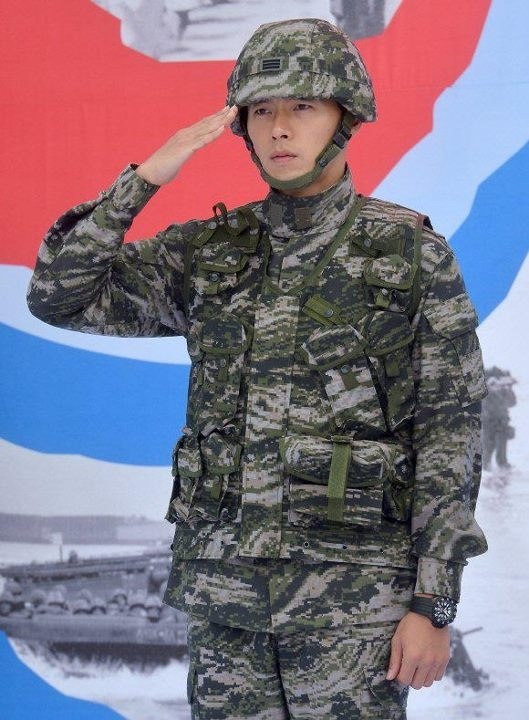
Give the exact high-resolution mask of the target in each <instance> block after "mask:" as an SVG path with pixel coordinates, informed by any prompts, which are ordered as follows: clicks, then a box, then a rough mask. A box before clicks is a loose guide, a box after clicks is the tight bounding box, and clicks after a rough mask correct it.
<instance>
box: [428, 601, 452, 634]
mask: <svg viewBox="0 0 529 720" xmlns="http://www.w3.org/2000/svg"><path fill="white" fill-rule="evenodd" d="M456 610H457V605H456V603H455V602H454V601H453V600H451V599H450V598H447V597H437V598H435V600H434V602H433V607H432V623H433V624H434V625H435V627H444V626H445V625H448V623H451V622H452V621H453V620H454V619H455V616H456Z"/></svg>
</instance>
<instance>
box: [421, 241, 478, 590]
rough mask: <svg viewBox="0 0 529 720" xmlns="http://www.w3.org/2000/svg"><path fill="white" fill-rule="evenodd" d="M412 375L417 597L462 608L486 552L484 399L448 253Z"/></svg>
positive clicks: (469, 320) (471, 321)
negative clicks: (469, 578)
mask: <svg viewBox="0 0 529 720" xmlns="http://www.w3.org/2000/svg"><path fill="white" fill-rule="evenodd" d="M416 320H417V328H416V341H415V344H414V349H413V371H414V378H415V384H416V397H417V406H416V413H415V418H414V428H413V444H414V450H415V460H416V466H415V488H414V497H413V508H412V541H413V553H414V554H415V555H416V556H417V557H418V560H419V564H418V573H417V583H416V587H415V592H417V593H432V594H434V595H447V596H449V597H452V598H453V599H454V600H456V601H457V600H459V595H460V583H461V575H462V571H463V567H464V565H466V562H467V558H469V557H472V556H474V555H479V554H481V553H483V552H485V551H486V549H487V544H486V541H485V537H484V535H483V532H482V530H481V528H480V527H479V526H478V524H477V523H476V521H475V519H474V509H475V504H476V499H477V494H478V490H479V483H480V478H481V423H480V413H481V399H482V398H483V397H484V396H485V394H486V385H485V380H484V375H483V364H482V358H481V350H480V347H479V341H478V338H477V336H476V332H475V328H476V325H477V317H476V313H475V310H474V308H473V306H472V303H471V301H470V299H469V297H468V295H467V293H466V290H465V286H464V283H463V280H462V277H461V273H460V270H459V267H458V265H457V262H456V260H455V258H454V256H453V254H452V253H451V252H448V253H447V254H444V256H443V258H442V260H441V261H440V262H439V263H438V265H437V266H436V267H435V270H434V272H433V274H432V275H431V281H430V283H429V285H428V287H427V290H426V291H425V293H424V296H423V299H422V302H421V305H420V307H419V311H418V314H417V316H416Z"/></svg>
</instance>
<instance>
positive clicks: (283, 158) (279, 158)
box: [270, 150, 297, 164]
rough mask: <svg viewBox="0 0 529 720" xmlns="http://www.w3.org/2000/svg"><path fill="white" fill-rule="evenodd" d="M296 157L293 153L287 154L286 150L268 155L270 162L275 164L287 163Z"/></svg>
mask: <svg viewBox="0 0 529 720" xmlns="http://www.w3.org/2000/svg"><path fill="white" fill-rule="evenodd" d="M296 157H297V155H294V153H290V152H287V151H286V150H279V151H277V152H275V153H272V155H270V160H272V161H273V162H275V163H280V164H281V163H287V162H289V161H290V160H294V159H295V158H296Z"/></svg>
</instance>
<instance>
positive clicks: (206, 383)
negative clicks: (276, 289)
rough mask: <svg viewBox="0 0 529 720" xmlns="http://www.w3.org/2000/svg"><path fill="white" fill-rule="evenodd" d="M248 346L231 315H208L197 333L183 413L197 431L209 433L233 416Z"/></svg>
mask: <svg viewBox="0 0 529 720" xmlns="http://www.w3.org/2000/svg"><path fill="white" fill-rule="evenodd" d="M248 346H249V336H248V334H247V332H246V329H245V327H244V325H243V324H242V323H241V321H240V320H238V319H237V318H236V317H234V316H232V315H227V314H221V315H218V316H216V317H212V318H209V319H208V320H206V321H205V322H204V323H203V325H202V327H201V329H200V330H199V332H198V333H197V338H196V345H195V347H196V349H197V352H196V353H195V354H194V360H196V362H194V365H193V368H192V375H191V385H190V396H189V405H188V417H187V425H189V426H190V427H192V428H194V429H195V430H196V431H197V432H198V431H200V432H201V433H202V434H203V435H209V434H210V432H211V431H212V430H214V429H220V428H222V427H223V426H224V425H226V424H227V423H228V422H230V420H232V419H233V418H234V416H235V414H236V412H237V402H238V400H239V394H240V387H241V377H242V368H243V362H244V353H245V351H246V350H247V349H248ZM192 357H193V355H192Z"/></svg>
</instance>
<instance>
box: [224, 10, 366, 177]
mask: <svg viewBox="0 0 529 720" xmlns="http://www.w3.org/2000/svg"><path fill="white" fill-rule="evenodd" d="M289 97H290V98H303V99H306V100H308V99H318V100H331V99H332V100H334V101H335V102H337V103H338V104H339V105H340V106H341V107H342V108H343V109H344V113H343V116H342V121H341V124H340V126H339V127H338V129H337V131H336V133H335V134H334V136H333V137H332V138H331V140H330V141H329V142H328V144H327V145H326V147H325V148H323V150H322V151H321V152H320V154H319V155H318V157H317V158H316V160H315V163H314V167H313V169H312V170H311V171H310V172H307V173H305V174H303V175H301V176H299V177H297V178H294V179H291V180H283V181H281V180H278V179H277V178H274V177H272V176H271V175H269V174H268V173H267V172H266V171H265V170H264V168H263V166H262V164H261V162H260V160H259V158H258V157H257V155H256V153H255V152H254V148H253V145H252V142H251V140H250V138H249V136H248V133H247V130H246V123H245V116H244V114H243V113H239V114H238V116H237V117H236V118H235V120H234V121H233V123H232V125H231V129H232V131H233V132H234V133H235V134H236V135H241V136H243V137H244V139H245V141H246V145H247V147H248V149H249V150H250V152H251V154H252V160H253V161H254V162H255V163H256V165H257V166H258V168H259V171H260V173H261V175H262V177H263V179H264V180H265V181H266V182H267V183H268V184H269V185H271V186H272V187H273V188H276V189H277V190H291V189H297V188H302V187H306V186H308V185H310V183H312V182H313V181H314V180H315V179H316V178H317V177H319V176H320V175H321V173H322V172H323V171H324V169H325V168H326V167H327V165H328V164H329V163H330V162H331V160H333V158H334V157H336V155H338V153H339V152H340V151H341V150H343V149H344V148H345V146H346V144H347V141H348V140H349V139H350V137H351V134H352V128H353V127H354V126H355V125H356V124H357V123H358V122H371V121H373V120H375V118H376V106H375V97H374V95H373V86H372V84H371V79H370V77H369V75H368V73H367V70H366V68H365V66H364V63H363V61H362V59H361V57H360V55H359V53H358V50H357V49H356V47H355V46H354V44H353V43H352V42H351V40H350V39H349V37H348V36H347V35H345V34H344V33H343V32H342V31H341V30H339V29H338V28H337V27H335V26H334V25H331V23H329V22H327V21H326V20H318V19H315V18H312V19H299V20H284V21H280V22H275V23H267V24H265V25H261V26H260V27H259V28H258V29H257V30H256V31H255V33H254V34H253V35H252V37H251V38H250V39H249V40H248V42H247V43H246V45H245V46H244V47H243V49H242V51H241V53H240V55H239V57H238V59H237V62H236V64H235V67H234V69H233V71H232V73H231V75H230V77H229V79H228V97H227V101H226V102H227V104H228V105H230V106H233V105H237V107H239V108H241V107H242V108H244V107H246V106H248V105H250V104H252V103H255V102H260V101H262V100H267V99H271V98H289Z"/></svg>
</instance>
